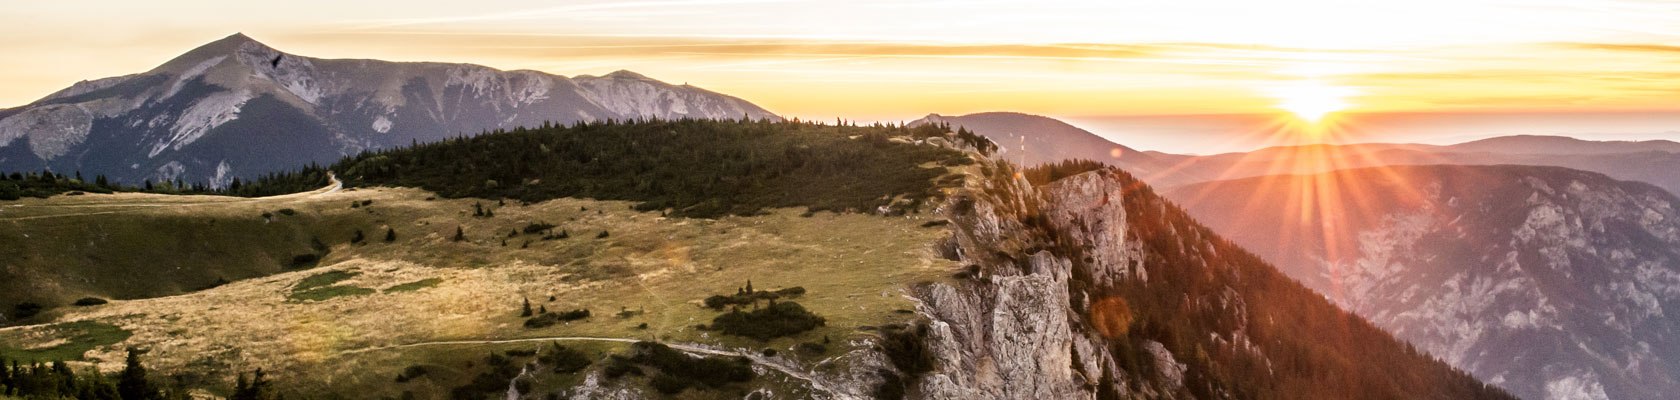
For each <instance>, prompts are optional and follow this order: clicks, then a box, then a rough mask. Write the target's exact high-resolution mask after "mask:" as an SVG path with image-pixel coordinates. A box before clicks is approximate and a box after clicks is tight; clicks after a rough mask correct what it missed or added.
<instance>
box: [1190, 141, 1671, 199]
mask: <svg viewBox="0 0 1680 400" xmlns="http://www.w3.org/2000/svg"><path fill="white" fill-rule="evenodd" d="M1512 141H1514V142H1526V141H1525V140H1512ZM1512 141H1507V140H1504V139H1503V138H1495V139H1489V140H1487V141H1482V142H1471V143H1466V144H1461V145H1453V146H1431V145H1418V144H1384V143H1370V144H1348V145H1328V144H1323V145H1306V146H1284V147H1268V148H1264V149H1260V150H1255V151H1252V152H1246V153H1226V154H1215V155H1209V156H1190V157H1182V158H1179V159H1177V160H1176V161H1175V162H1174V166H1173V171H1174V172H1176V174H1175V175H1172V176H1171V177H1172V178H1174V179H1173V180H1170V181H1164V182H1162V183H1161V185H1163V186H1176V185H1182V184H1189V183H1197V182H1207V181H1215V180H1224V179H1239V178H1247V177H1255V176H1265V175H1288V174H1316V173H1322V172H1327V171H1333V170H1338V169H1349V168H1365V167H1376V166H1388V165H1432V164H1455V165H1497V164H1511V165H1541V166H1557V167H1565V168H1570V169H1578V170H1583V171H1592V172H1598V173H1602V174H1605V175H1609V176H1610V177H1611V178H1615V179H1621V180H1632V181H1640V182H1646V183H1650V184H1653V185H1657V186H1658V187H1661V188H1663V189H1665V190H1668V191H1669V192H1671V193H1680V174H1675V173H1673V171H1680V153H1672V152H1667V151H1661V150H1660V149H1663V148H1666V146H1665V145H1663V143H1665V142H1664V141H1651V142H1649V145H1630V144H1626V143H1627V142H1590V141H1581V146H1579V147H1577V149H1578V151H1577V152H1576V153H1550V154H1545V153H1528V151H1531V150H1541V149H1544V148H1550V147H1534V146H1520V145H1519V146H1513V147H1511V148H1507V149H1499V150H1497V151H1471V150H1482V149H1488V148H1490V147H1495V146H1493V145H1492V144H1496V143H1507V142H1512ZM1541 141H1543V142H1554V141H1555V140H1553V139H1542V140H1541ZM1568 141H1571V142H1575V140H1574V139H1568ZM1636 149H1640V150H1637V151H1630V152H1622V153H1616V152H1612V151H1616V150H1636ZM1556 151H1562V150H1556ZM1157 158H1161V157H1159V156H1158V157H1157Z"/></svg>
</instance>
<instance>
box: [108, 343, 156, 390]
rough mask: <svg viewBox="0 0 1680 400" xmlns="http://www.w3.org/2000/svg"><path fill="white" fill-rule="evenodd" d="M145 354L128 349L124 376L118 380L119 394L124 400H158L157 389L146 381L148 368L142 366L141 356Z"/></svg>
mask: <svg viewBox="0 0 1680 400" xmlns="http://www.w3.org/2000/svg"><path fill="white" fill-rule="evenodd" d="M142 353H143V352H142V351H140V350H137V349H134V348H129V349H128V359H127V360H126V361H124V363H125V366H124V367H123V371H122V375H121V376H120V377H118V378H117V394H119V395H122V398H123V400H156V399H159V398H160V397H159V396H158V389H157V387H154V386H152V382H150V381H147V380H146V367H145V366H143V365H140V354H142Z"/></svg>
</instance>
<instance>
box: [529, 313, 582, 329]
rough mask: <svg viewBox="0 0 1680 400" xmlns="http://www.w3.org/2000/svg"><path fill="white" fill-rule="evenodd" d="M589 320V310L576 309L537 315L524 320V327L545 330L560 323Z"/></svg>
mask: <svg viewBox="0 0 1680 400" xmlns="http://www.w3.org/2000/svg"><path fill="white" fill-rule="evenodd" d="M584 318H589V310H585V309H577V310H572V311H566V312H557V313H545V314H538V315H537V316H535V317H531V319H527V320H525V327H526V328H531V329H537V328H547V327H550V326H554V324H558V323H560V322H562V321H576V320H580V319H584Z"/></svg>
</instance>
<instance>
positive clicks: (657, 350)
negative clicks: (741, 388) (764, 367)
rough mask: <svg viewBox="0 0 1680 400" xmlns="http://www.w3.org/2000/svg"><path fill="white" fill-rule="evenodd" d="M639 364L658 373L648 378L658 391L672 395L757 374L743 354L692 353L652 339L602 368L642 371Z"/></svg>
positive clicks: (618, 371)
mask: <svg viewBox="0 0 1680 400" xmlns="http://www.w3.org/2000/svg"><path fill="white" fill-rule="evenodd" d="M641 366H645V367H648V368H649V369H652V370H654V371H655V372H657V374H655V375H653V378H652V379H651V380H650V381H649V384H651V385H652V386H653V387H654V390H658V391H659V392H660V393H663V394H666V395H675V394H678V393H682V391H684V390H687V389H689V388H694V387H708V388H721V387H725V386H728V385H730V384H734V383H744V382H750V381H752V380H753V378H756V377H757V374H756V373H754V372H753V370H752V360H749V359H747V358H746V357H693V356H690V355H688V354H683V353H682V352H680V351H677V350H674V349H671V348H670V347H667V346H665V345H663V344H659V343H654V342H637V343H636V344H635V345H632V346H631V355H630V356H629V357H617V356H615V357H614V364H613V365H609V366H608V367H607V370H606V371H605V372H606V374H607V376H608V377H616V376H623V375H624V374H627V373H637V374H641V373H644V372H643V371H642V368H641Z"/></svg>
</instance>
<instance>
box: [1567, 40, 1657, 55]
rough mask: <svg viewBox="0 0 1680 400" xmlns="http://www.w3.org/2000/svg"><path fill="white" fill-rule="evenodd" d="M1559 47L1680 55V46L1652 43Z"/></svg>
mask: <svg viewBox="0 0 1680 400" xmlns="http://www.w3.org/2000/svg"><path fill="white" fill-rule="evenodd" d="M1557 45H1558V46H1562V47H1566V48H1571V49H1584V50H1608V51H1631V52H1642V53H1672V54H1680V46H1672V45H1666V44H1650V43H1574V42H1571V43H1558V44H1557Z"/></svg>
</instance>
